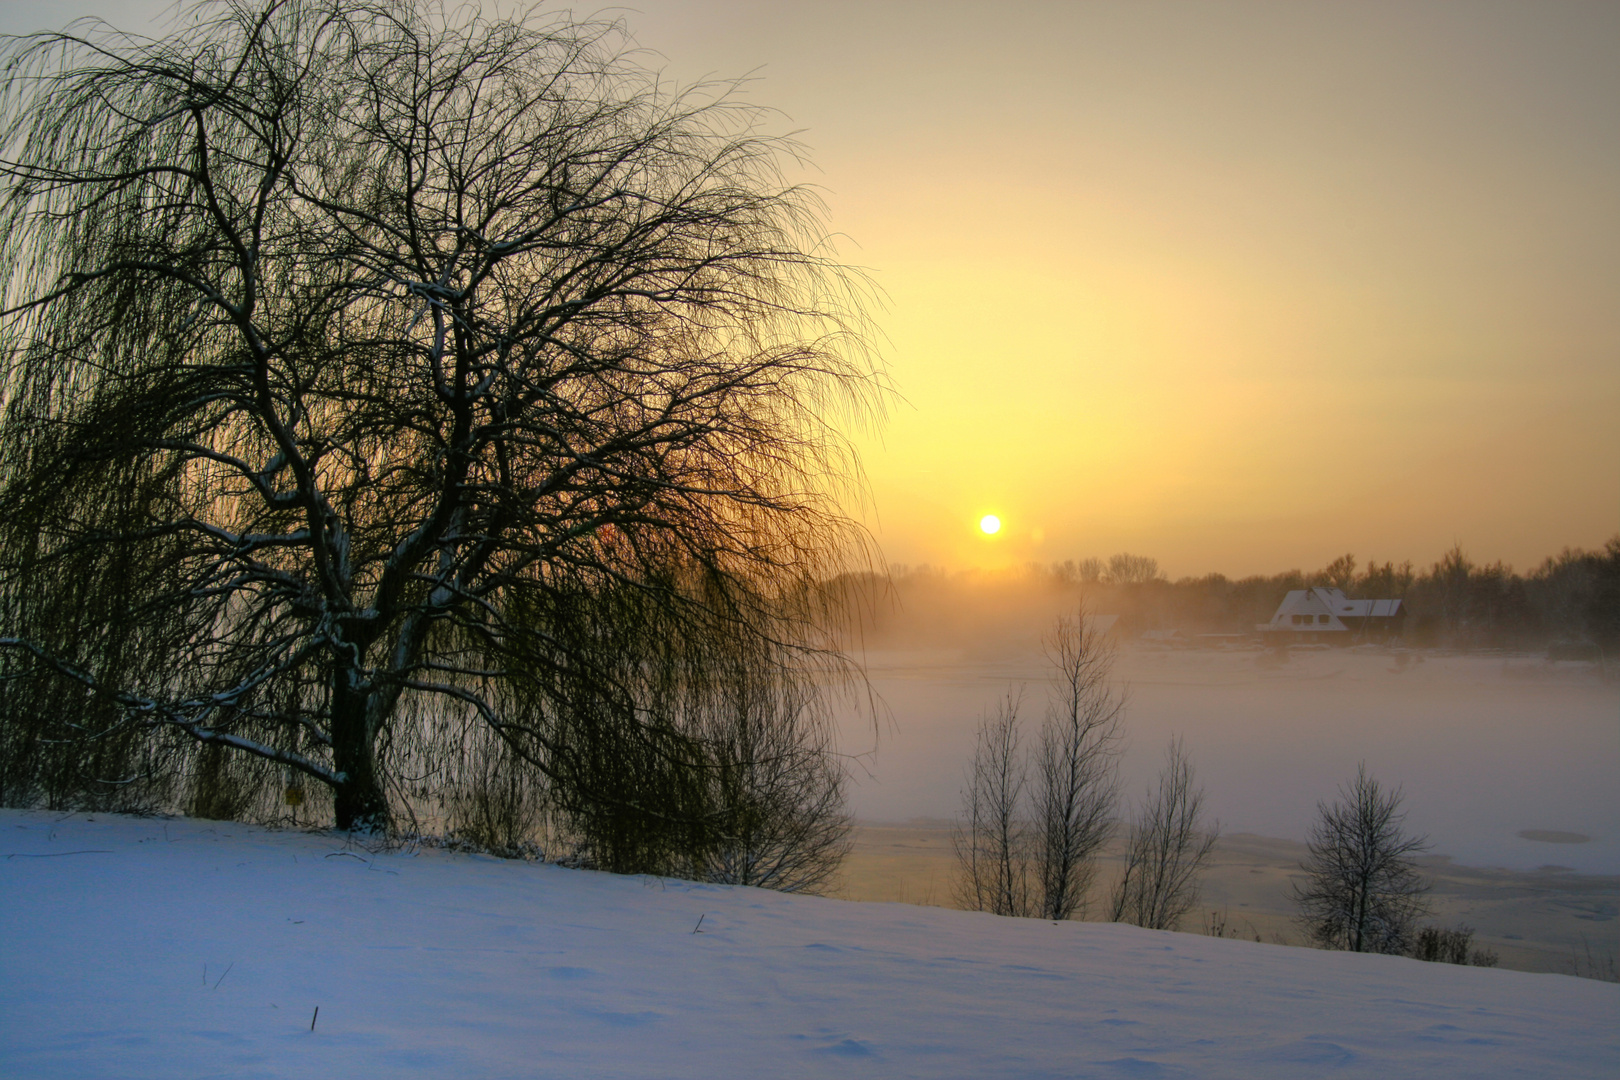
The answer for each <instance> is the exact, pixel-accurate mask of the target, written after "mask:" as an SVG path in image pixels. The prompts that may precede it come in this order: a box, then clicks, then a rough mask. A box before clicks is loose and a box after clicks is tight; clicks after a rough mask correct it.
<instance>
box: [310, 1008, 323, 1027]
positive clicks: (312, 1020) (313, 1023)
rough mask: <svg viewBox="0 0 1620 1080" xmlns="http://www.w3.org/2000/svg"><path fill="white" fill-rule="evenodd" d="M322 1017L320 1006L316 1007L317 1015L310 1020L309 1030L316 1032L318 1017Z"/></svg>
mask: <svg viewBox="0 0 1620 1080" xmlns="http://www.w3.org/2000/svg"><path fill="white" fill-rule="evenodd" d="M320 1015H321V1007H320V1006H319V1005H317V1006H315V1015H314V1016H311V1017H310V1018H309V1030H311V1031H314V1030H315V1020H316V1017H319V1016H320Z"/></svg>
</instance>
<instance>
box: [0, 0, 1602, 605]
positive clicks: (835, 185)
mask: <svg viewBox="0 0 1620 1080" xmlns="http://www.w3.org/2000/svg"><path fill="white" fill-rule="evenodd" d="M164 6H165V5H162V4H158V3H146V4H141V3H125V4H90V3H69V2H56V3H51V2H41V0H30V2H27V3H10V2H0V30H8V31H18V30H30V29H35V28H39V27H42V26H45V25H52V24H54V25H60V24H61V23H63V22H65V21H66V20H67V19H68V18H70V17H71V16H72V15H73V14H75V13H78V12H83V11H96V12H97V13H102V14H105V15H107V17H109V18H111V19H113V21H115V22H118V23H120V24H123V25H127V26H128V27H129V28H132V29H133V28H138V24H139V23H141V22H143V21H144V19H145V17H146V15H145V13H148V12H156V11H161V10H162V9H163V8H164ZM582 10H583V9H582ZM614 12H615V13H618V14H622V15H623V17H624V18H625V19H626V21H627V22H628V23H629V25H630V27H631V29H632V31H633V32H634V33H635V34H636V36H637V38H638V40H639V41H640V43H641V44H642V45H643V46H645V47H646V48H647V49H649V50H654V51H655V53H656V54H657V55H650V56H649V57H648V61H649V63H652V64H655V65H657V66H660V67H662V68H663V69H664V70H666V71H667V72H668V73H669V75H670V76H671V77H672V78H673V79H675V80H677V81H690V80H692V79H694V78H698V77H701V76H704V75H711V74H712V75H720V76H732V75H742V74H749V73H752V74H753V75H754V76H755V81H754V82H753V83H752V84H751V85H750V87H749V88H748V90H747V94H748V96H749V98H750V99H751V100H754V101H756V102H759V103H761V104H766V105H770V106H773V107H775V108H778V109H780V110H781V111H782V114H783V116H782V119H781V129H782V130H784V131H800V132H801V133H802V134H801V138H802V139H803V141H804V142H806V143H807V144H808V145H809V147H810V148H811V150H812V152H813V155H814V160H815V163H816V165H817V167H818V168H817V170H816V171H815V172H814V173H813V174H812V176H811V177H810V179H812V180H813V181H814V182H815V183H817V184H819V185H820V186H821V188H822V189H823V193H824V195H825V198H826V201H827V204H828V207H829V211H830V224H831V227H832V228H833V229H834V230H835V231H836V232H838V233H840V234H842V235H843V236H844V237H846V238H847V239H845V240H843V241H842V248H841V254H842V255H843V257H844V258H845V259H846V260H847V261H850V262H853V263H857V264H859V265H861V266H863V267H866V268H867V269H868V270H869V271H870V273H871V275H872V278H873V279H874V280H875V281H876V283H877V284H878V285H879V286H880V287H881V289H882V290H883V292H884V293H885V295H886V301H885V306H884V309H883V310H882V311H881V312H880V313H879V315H878V319H877V322H878V325H879V326H880V327H881V329H882V331H883V335H884V340H883V342H882V349H883V353H884V356H885V358H886V360H887V363H888V365H889V371H890V374H891V376H892V379H893V381H894V383H895V384H896V386H897V388H898V389H899V391H900V393H901V394H902V395H903V400H900V401H898V402H896V404H895V406H894V408H893V409H892V411H891V415H890V418H889V421H888V423H887V424H886V425H885V426H884V428H883V429H882V430H881V432H878V433H876V434H867V435H863V436H861V439H860V441H861V444H862V448H863V455H864V461H865V465H866V469H867V473H868V478H869V486H870V492H871V506H870V508H869V510H868V513H867V520H868V524H869V525H870V527H871V528H872V529H873V530H874V533H875V535H876V536H877V538H878V540H879V543H880V545H881V547H882V550H883V552H884V554H885V555H886V556H887V558H888V559H889V560H891V561H895V562H907V563H916V562H922V561H929V562H935V563H944V564H947V565H951V566H970V565H997V564H1007V563H1020V562H1023V561H1025V560H1028V559H1036V560H1040V561H1043V562H1044V561H1051V560H1061V559H1064V558H1070V557H1079V556H1085V555H1091V554H1097V555H1103V556H1106V555H1108V554H1111V553H1113V552H1115V551H1119V550H1130V551H1135V552H1139V553H1142V554H1149V555H1154V556H1157V557H1158V558H1159V560H1160V562H1161V564H1162V565H1163V567H1164V568H1165V569H1166V570H1167V571H1168V572H1169V573H1170V574H1171V575H1172V576H1177V575H1181V574H1193V573H1204V572H1207V571H1211V570H1221V571H1224V572H1226V573H1229V574H1242V573H1251V572H1261V571H1275V570H1281V569H1286V568H1288V567H1290V566H1303V567H1306V568H1310V567H1314V566H1319V565H1321V564H1323V563H1325V562H1326V561H1327V560H1328V559H1330V558H1332V557H1333V556H1334V555H1336V554H1339V553H1341V552H1343V551H1346V550H1354V551H1355V552H1357V553H1358V554H1359V555H1361V556H1362V557H1363V558H1364V559H1365V558H1366V557H1368V556H1376V557H1378V558H1380V559H1386V558H1392V559H1396V560H1401V559H1407V558H1410V559H1413V560H1415V561H1418V562H1427V561H1429V560H1432V559H1434V558H1435V557H1437V556H1438V555H1439V554H1440V552H1441V551H1442V550H1443V549H1445V548H1446V547H1449V546H1450V545H1451V543H1452V542H1453V541H1459V542H1461V543H1462V544H1463V545H1464V547H1465V548H1466V549H1468V550H1469V552H1470V553H1471V554H1473V555H1474V556H1475V557H1476V558H1483V559H1496V558H1502V559H1506V560H1509V561H1511V562H1513V563H1515V564H1517V565H1519V566H1521V567H1524V566H1526V565H1528V564H1530V563H1532V562H1534V561H1536V560H1538V559H1539V558H1540V557H1541V556H1542V555H1545V554H1548V553H1550V552H1552V551H1555V550H1557V549H1558V548H1560V547H1562V546H1564V545H1566V544H1575V545H1582V546H1588V547H1592V546H1597V545H1599V544H1601V543H1602V542H1603V541H1604V540H1605V539H1606V538H1607V537H1608V536H1610V535H1612V534H1614V533H1615V532H1617V531H1620V422H1617V421H1616V419H1615V418H1616V417H1617V416H1620V63H1616V56H1620V4H1615V3H1613V2H1608V0H1604V2H1598V3H1589V4H1579V3H1558V2H1552V0H1536V2H1533V3H1531V2H1526V3H1518V4H1501V3H1486V2H1472V3H1467V4H1462V3H1419V2H1411V0H1405V2H1400V3H1389V4H1378V3H1367V2H1358V3H1354V4H1345V3H1321V4H1315V3H1304V2H1298V0H1293V2H1286V3H1285V2H1276V3H1206V2H1196V3H1162V4H1156V3H1143V2H1131V3H1084V2H1069V3H1034V2H1027V3H1017V2H1012V3H1001V4H997V5H994V6H991V5H986V4H983V3H977V2H976V3H953V2H941V0H928V2H921V0H919V2H899V0H888V2H885V0H861V2H854V0H850V2H844V0H834V2H813V3H805V2H803V0H795V2H787V0H749V2H746V3H745V2H737V0H703V2H675V0H645V2H643V3H641V4H639V5H637V6H636V7H635V8H624V9H614ZM989 512H994V513H997V514H999V515H1001V517H1002V518H1003V519H1004V521H1005V522H1006V528H1005V529H1004V531H1003V532H1002V534H1001V535H1000V536H999V537H998V538H996V539H995V540H986V539H984V538H983V537H982V536H980V535H979V534H978V532H977V529H976V527H975V523H976V522H977V521H978V519H979V518H980V516H981V515H983V514H985V513H989Z"/></svg>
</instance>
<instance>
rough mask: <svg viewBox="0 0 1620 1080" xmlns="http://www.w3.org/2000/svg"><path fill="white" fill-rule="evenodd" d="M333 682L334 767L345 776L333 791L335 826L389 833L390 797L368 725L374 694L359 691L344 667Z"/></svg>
mask: <svg viewBox="0 0 1620 1080" xmlns="http://www.w3.org/2000/svg"><path fill="white" fill-rule="evenodd" d="M332 683H333V686H332V764H333V765H334V766H335V767H336V768H337V771H338V772H339V773H340V774H341V775H342V776H343V782H342V783H340V784H338V785H337V786H336V787H335V788H334V789H333V791H332V809H333V817H334V819H335V823H336V825H337V827H338V828H339V829H343V830H345V831H350V832H386V831H387V830H388V824H389V815H388V798H387V796H386V795H385V794H384V793H383V789H382V784H381V782H380V780H379V777H378V775H377V761H376V748H375V746H374V745H373V742H372V731H371V725H370V723H368V714H369V712H370V709H369V708H368V706H369V705H370V704H371V702H370V698H371V693H372V692H367V691H363V690H357V689H355V688H354V686H353V685H352V684H351V682H350V672H348V671H347V670H344V669H341V668H340V669H339V670H337V671H335V672H334V673H333V679H332Z"/></svg>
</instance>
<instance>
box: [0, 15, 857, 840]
mask: <svg viewBox="0 0 1620 1080" xmlns="http://www.w3.org/2000/svg"><path fill="white" fill-rule="evenodd" d="M176 26H178V27H180V28H179V29H176V30H175V32H174V33H173V34H172V35H171V36H169V37H167V38H164V39H162V40H145V39H135V38H129V37H125V36H121V35H118V34H115V33H113V32H111V31H108V30H106V29H102V28H96V27H89V28H85V27H82V26H81V27H79V28H78V29H79V31H80V32H78V33H61V34H48V35H41V36H36V37H32V38H24V39H19V40H14V41H12V42H10V43H9V44H8V45H6V46H5V52H4V58H3V59H4V76H5V78H4V96H3V101H0V109H3V112H0V119H3V136H0V138H3V144H4V146H3V154H4V156H3V161H0V176H3V178H4V185H5V186H4V190H3V193H0V272H3V274H4V279H5V281H6V293H5V305H4V306H5V318H4V324H3V328H0V356H3V362H4V371H3V378H4V387H3V391H4V417H3V426H0V560H3V563H0V620H3V624H0V633H3V639H0V645H3V646H4V649H3V650H0V656H3V664H4V671H3V673H0V674H3V676H4V678H3V680H0V695H3V697H4V700H3V701H0V707H3V709H0V715H3V716H4V717H5V718H6V719H5V720H4V723H5V724H6V725H8V726H9V727H10V728H11V731H10V734H9V735H8V737H7V742H6V745H7V746H8V747H9V748H10V749H9V750H8V751H7V753H8V755H9V758H8V761H9V764H8V765H7V769H6V773H7V776H8V777H9V779H8V780H6V781H4V782H5V783H6V784H7V785H8V790H7V792H6V796H7V798H9V799H12V800H13V801H17V800H24V801H26V799H28V798H36V797H40V792H41V791H42V790H43V791H44V792H45V797H52V793H53V792H55V793H57V794H60V793H61V792H62V791H67V790H70V789H78V788H84V787H85V786H86V785H89V786H91V787H94V786H96V785H101V786H102V787H104V788H105V787H108V786H116V785H118V784H123V783H135V782H137V781H140V778H141V777H145V778H146V780H147V781H150V782H152V783H159V782H162V781H164V778H165V777H167V778H168V782H179V781H177V780H176V779H175V778H176V777H182V776H183V775H184V774H185V772H186V770H187V769H189V768H191V766H190V765H189V764H187V762H189V761H190V760H191V758H190V757H188V755H194V754H195V752H196V747H197V746H199V745H201V746H208V747H216V748H223V749H224V750H226V751H235V752H240V753H242V754H246V755H250V756H252V757H254V758H256V759H258V760H259V762H260V764H261V766H263V767H264V768H268V769H269V770H270V772H272V773H274V772H276V771H277V770H282V771H286V772H289V773H291V774H294V775H298V776H301V777H303V778H305V779H307V780H310V781H313V782H314V783H315V784H316V785H317V786H318V787H324V788H326V789H328V790H329V791H330V793H331V798H332V808H333V814H334V818H335V821H336V823H337V824H338V825H339V826H340V827H344V828H351V827H352V828H381V827H385V826H386V825H387V824H388V822H389V819H390V814H391V801H390V800H391V798H392V799H393V800H394V803H393V804H392V805H397V803H398V800H399V797H400V794H401V793H402V792H403V791H404V790H405V786H406V785H408V784H409V783H414V782H416V781H414V780H409V779H408V777H411V776H416V777H420V776H422V775H425V774H426V773H427V772H431V771H432V769H434V768H436V767H437V766H438V764H439V757H435V755H436V754H437V755H440V757H442V753H443V752H444V748H445V747H446V746H454V745H455V744H457V742H458V740H459V739H460V738H461V734H460V733H464V732H465V731H466V730H467V725H469V724H472V725H478V724H482V725H486V726H487V727H488V728H489V729H491V730H493V731H494V732H496V733H497V734H498V736H499V737H500V739H501V740H502V741H503V743H504V744H505V745H506V746H508V747H509V748H511V749H512V750H513V751H514V752H515V753H516V754H517V755H518V757H519V758H520V759H521V760H523V761H526V762H528V763H529V764H531V765H532V766H533V767H535V768H537V769H539V770H541V771H542V772H543V773H544V774H545V775H546V776H548V777H550V778H551V781H552V782H553V784H554V785H555V786H556V787H557V788H558V789H559V790H560V791H561V792H562V794H563V797H564V798H565V799H570V800H573V805H575V806H576V807H578V806H594V807H596V808H597V809H599V810H600V809H601V808H602V807H606V806H612V807H617V809H618V812H621V813H625V814H631V815H639V818H638V820H641V821H644V822H648V821H664V822H670V821H680V822H684V823H686V824H685V825H683V826H682V827H683V828H685V827H687V826H690V827H691V828H708V827H709V824H705V823H710V824H712V822H713V821H716V820H719V818H720V817H723V816H724V815H723V814H720V815H719V817H717V816H716V815H717V814H718V813H719V812H718V811H717V810H716V808H715V807H714V805H713V804H712V796H713V792H714V791H715V790H716V785H715V784H714V783H713V782H712V777H711V776H710V775H709V770H711V769H712V768H713V767H716V761H715V759H714V756H713V754H712V753H711V750H712V749H713V748H712V747H711V746H710V745H709V744H708V743H706V742H705V741H704V739H703V736H702V730H701V728H702V722H701V720H702V716H704V715H707V713H708V712H709V711H712V708H713V701H714V699H715V698H716V696H720V697H723V696H724V694H725V693H726V691H725V687H726V686H727V685H730V684H732V683H735V682H736V681H737V680H736V679H730V681H729V682H728V678H729V675H728V674H727V673H735V672H737V671H738V670H741V669H746V670H747V671H748V672H750V673H751V674H750V675H749V678H752V679H755V680H757V679H759V678H767V677H768V678H770V679H783V678H785V679H789V680H799V681H800V682H801V683H804V684H805V685H808V682H807V680H813V679H814V678H815V677H816V669H817V665H818V664H820V665H822V666H825V665H826V664H827V663H829V662H830V661H828V659H827V658H828V657H829V656H830V655H831V653H830V652H829V651H828V650H827V648H826V644H827V642H826V640H825V639H824V638H823V637H822V636H820V635H821V633H822V625H823V624H822V623H820V622H818V620H817V614H818V610H817V604H818V603H819V601H820V597H821V594H819V593H818V592H817V591H816V590H815V589H813V588H812V587H810V585H809V583H810V582H811V581H812V580H814V579H817V578H819V577H821V576H823V575H824V574H825V572H826V571H827V570H828V569H829V568H830V567H833V566H836V565H839V564H840V563H841V561H842V560H843V559H844V558H845V556H846V554H847V553H848V552H849V551H850V550H852V546H855V547H858V545H859V544H860V537H859V534H858V532H857V531H856V530H855V529H854V528H853V527H852V526H851V525H850V524H849V523H848V522H847V520H846V519H845V518H843V517H842V516H841V515H840V514H839V513H838V512H837V510H836V503H835V498H834V496H835V495H836V485H837V484H839V483H841V482H842V481H843V478H845V477H848V476H850V475H853V472H852V464H851V462H850V460H849V458H848V454H847V450H846V444H845V443H844V442H843V441H842V440H841V438H840V437H839V435H838V434H837V429H836V427H835V424H836V423H837V422H840V421H841V420H843V419H844V418H846V417H849V416H856V417H860V416H864V415H867V414H868V413H869V412H870V411H871V410H872V409H873V408H874V407H875V406H876V404H877V397H876V393H877V383H876V381H875V380H876V374H875V370H874V368H873V367H872V365H871V364H870V363H869V362H868V360H867V359H866V354H865V352H864V351H863V347H862V336H861V328H862V325H863V324H862V315H861V305H862V303H863V300H862V297H863V295H864V293H863V286H862V285H861V282H860V280H859V279H858V277H855V276H852V275H851V274H850V273H848V272H846V271H845V270H844V269H843V268H842V267H840V266H839V265H837V264H836V263H834V262H832V261H830V260H829V259H828V258H827V257H826V255H825V254H824V248H823V243H824V241H823V236H822V234H821V232H820V231H819V227H818V221H819V215H818V211H817V207H816V205H815V203H814V202H813V200H812V199H811V198H809V197H808V196H807V195H806V194H805V193H804V192H803V191H800V190H797V189H794V188H791V187H787V186H784V184H783V182H782V180H781V179H780V174H779V172H778V163H779V160H780V159H781V157H782V155H783V154H784V153H791V152H792V151H793V149H794V148H793V147H792V145H791V144H788V143H784V142H782V141H780V140H776V139H772V138H769V137H766V136H763V135H761V134H759V133H758V125H759V123H760V121H761V114H760V113H759V111H758V110H755V109H752V108H749V107H746V106H744V105H743V104H741V103H739V102H738V101H737V100H736V99H735V97H734V95H733V94H732V93H731V88H730V87H727V86H723V85H722V86H718V87H711V88H708V89H704V88H701V87H700V88H698V89H697V90H696V91H693V92H686V93H672V92H670V91H669V90H668V89H667V88H665V87H664V86H663V85H661V84H660V82H659V81H658V79H657V78H656V77H655V76H654V75H652V74H650V73H648V72H645V71H643V70H641V69H640V68H638V67H636V66H635V65H634V64H633V63H632V62H630V61H629V60H627V59H625V57H624V55H623V53H622V51H621V48H620V43H621V41H622V35H621V33H620V32H619V31H618V30H617V28H616V27H614V26H613V25H611V24H597V23H580V22H574V21H570V20H569V19H567V18H566V17H561V16H559V17H556V18H554V19H553V20H552V21H550V22H545V23H527V22H524V21H522V20H521V19H519V18H498V19H486V18H484V17H483V16H481V15H480V14H478V13H477V11H476V10H475V9H470V8H452V9H450V10H448V11H446V10H445V9H443V8H442V7H440V6H438V5H434V4H428V3H425V2H418V3H383V2H377V3H353V2H346V0H282V2H264V3H259V4H256V5H250V4H248V3H245V2H244V3H230V4H219V5H203V6H198V7H193V8H188V9H184V10H182V12H181V13H180V15H179V16H178V17H177V20H176ZM64 746H66V747H69V749H67V750H64V749H62V747H64ZM53 748H54V749H53ZM53 755H54V756H53ZM64 755H65V756H64ZM97 755H100V757H98V756H97ZM626 770H629V772H630V773H631V774H633V777H627V775H626V773H625V771H626ZM141 782H145V781H141ZM75 786H77V788H76V787H75ZM47 789H48V790H47ZM391 792H392V794H391Z"/></svg>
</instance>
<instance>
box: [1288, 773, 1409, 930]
mask: <svg viewBox="0 0 1620 1080" xmlns="http://www.w3.org/2000/svg"><path fill="white" fill-rule="evenodd" d="M1340 796H1341V797H1340V799H1339V801H1336V802H1334V803H1333V804H1332V805H1331V806H1329V805H1327V804H1326V803H1319V804H1317V809H1318V811H1319V816H1318V817H1317V821H1316V825H1315V826H1314V827H1313V828H1312V830H1311V835H1310V839H1309V841H1308V844H1307V851H1308V855H1307V856H1306V858H1305V861H1304V862H1303V863H1302V864H1301V865H1300V869H1301V870H1303V871H1305V882H1304V884H1303V886H1302V885H1300V884H1298V883H1296V884H1295V885H1294V902H1295V903H1296V904H1297V905H1298V906H1299V911H1300V921H1301V922H1302V923H1303V924H1304V926H1305V929H1306V931H1307V932H1308V933H1309V934H1310V936H1311V938H1312V940H1314V941H1315V942H1316V943H1317V944H1318V945H1320V946H1322V947H1323V948H1327V949H1346V950H1348V951H1350V952H1376V953H1403V952H1406V951H1407V950H1408V949H1409V948H1410V946H1411V944H1412V935H1413V934H1414V933H1415V932H1416V930H1417V920H1418V919H1420V918H1422V917H1423V916H1424V915H1426V914H1428V911H1429V905H1428V902H1427V901H1426V900H1425V899H1424V894H1425V893H1427V892H1428V891H1429V885H1428V883H1427V882H1426V881H1424V880H1423V876H1422V875H1421V874H1419V873H1418V871H1417V867H1416V866H1415V865H1414V863H1413V858H1414V857H1415V856H1416V855H1418V854H1419V853H1421V852H1423V851H1425V850H1427V849H1428V842H1427V840H1426V839H1425V838H1424V837H1421V836H1417V837H1414V836H1408V835H1407V834H1406V832H1405V830H1404V829H1403V828H1402V824H1403V822H1404V820H1405V817H1406V815H1405V814H1403V813H1401V812H1400V805H1401V792H1400V790H1399V789H1396V790H1394V791H1388V790H1385V789H1384V788H1383V787H1381V786H1380V785H1379V783H1378V781H1377V780H1374V779H1373V778H1372V777H1371V776H1368V775H1367V767H1366V765H1362V766H1361V767H1360V768H1358V769H1357V770H1356V779H1355V781H1354V782H1353V783H1351V785H1350V786H1349V787H1348V788H1344V789H1342V790H1341V791H1340Z"/></svg>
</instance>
